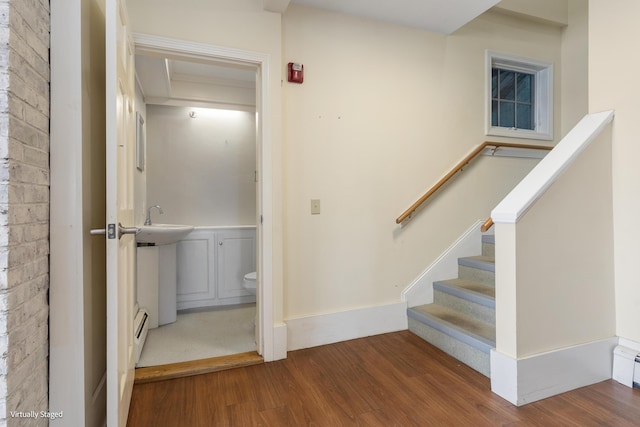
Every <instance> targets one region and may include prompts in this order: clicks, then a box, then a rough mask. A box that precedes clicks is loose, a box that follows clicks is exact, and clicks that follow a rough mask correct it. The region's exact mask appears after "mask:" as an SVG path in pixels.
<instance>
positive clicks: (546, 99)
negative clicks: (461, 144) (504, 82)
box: [485, 50, 553, 141]
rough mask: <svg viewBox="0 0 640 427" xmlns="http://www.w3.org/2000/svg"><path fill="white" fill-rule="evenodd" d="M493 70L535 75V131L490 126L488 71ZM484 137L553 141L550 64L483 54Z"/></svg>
mask: <svg viewBox="0 0 640 427" xmlns="http://www.w3.org/2000/svg"><path fill="white" fill-rule="evenodd" d="M495 66H498V67H501V68H507V69H510V70H514V71H521V72H527V73H531V74H534V75H535V92H536V94H535V100H534V112H535V118H534V120H535V123H536V127H535V130H529V129H510V128H504V127H498V126H492V125H491V108H492V107H491V69H492V68H493V67H495ZM485 69H486V75H485V101H486V104H485V105H486V107H485V133H486V134H487V135H490V136H503V137H511V138H526V139H539V140H546V141H551V140H553V64H552V63H550V62H545V61H540V60H537V59H531V58H526V57H523V56H517V55H512V54H509V53H500V52H495V51H492V50H487V51H486V52H485Z"/></svg>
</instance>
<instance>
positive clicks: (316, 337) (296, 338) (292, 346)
mask: <svg viewBox="0 0 640 427" xmlns="http://www.w3.org/2000/svg"><path fill="white" fill-rule="evenodd" d="M285 323H286V324H287V345H288V349H289V350H290V351H291V350H299V349H302V348H309V347H316V346H320V345H325V344H332V343H336V342H340V341H347V340H351V339H356V338H363V337H368V336H371V335H378V334H384V333H387V332H396V331H403V330H405V329H407V328H408V325H407V304H406V303H404V302H399V303H395V304H388V305H380V306H375V307H366V308H357V309H354V310H348V311H341V312H337V313H330V314H320V315H317V316H309V317H299V318H295V319H287V320H285Z"/></svg>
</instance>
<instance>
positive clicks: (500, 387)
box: [491, 337, 618, 406]
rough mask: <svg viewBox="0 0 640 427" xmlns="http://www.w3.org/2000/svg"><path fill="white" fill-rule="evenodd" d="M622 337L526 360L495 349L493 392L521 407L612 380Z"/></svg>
mask: <svg viewBox="0 0 640 427" xmlns="http://www.w3.org/2000/svg"><path fill="white" fill-rule="evenodd" d="M617 344H618V338H617V337H612V338H607V339H603V340H598V341H593V342H590V343H587V344H582V345H577V346H572V347H567V348H563V349H560V350H555V351H550V352H547V353H541V354H536V355H533V356H529V357H526V358H522V359H513V358H511V357H510V356H507V355H505V354H502V353H499V352H497V351H496V350H495V349H494V350H491V391H493V392H494V393H496V394H497V395H499V396H501V397H503V398H504V399H506V400H508V401H509V402H511V403H513V404H514V405H517V406H521V405H525V404H527V403H531V402H535V401H537V400H541V399H545V398H547V397H551V396H555V395H557V394H560V393H564V392H566V391H569V390H574V389H576V388H579V387H584V386H587V385H590V384H595V383H597V382H600V381H604V380H607V379H610V378H611V369H612V365H613V349H614V348H615V346H616V345H617Z"/></svg>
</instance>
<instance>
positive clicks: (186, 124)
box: [134, 55, 257, 367]
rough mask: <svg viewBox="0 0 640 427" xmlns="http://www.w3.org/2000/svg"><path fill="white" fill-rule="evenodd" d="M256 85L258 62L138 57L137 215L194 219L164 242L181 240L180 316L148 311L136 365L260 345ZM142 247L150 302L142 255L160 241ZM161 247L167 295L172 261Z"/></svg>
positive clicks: (164, 220)
mask: <svg viewBox="0 0 640 427" xmlns="http://www.w3.org/2000/svg"><path fill="white" fill-rule="evenodd" d="M255 87H256V72H255V70H252V69H247V68H242V67H230V66H229V65H228V64H202V63H195V62H186V61H182V60H175V59H169V58H161V57H153V56H140V55H139V56H136V103H135V105H136V113H137V124H136V125H137V158H136V167H135V180H134V181H135V194H136V200H135V215H136V224H138V225H142V224H143V223H145V222H148V220H150V222H151V223H152V224H156V225H157V224H186V225H190V226H193V230H191V231H190V232H188V234H186V235H185V236H184V237H182V238H181V239H180V240H179V241H178V242H177V243H176V244H175V245H167V246H159V248H160V249H159V250H160V254H162V253H163V252H162V251H163V250H165V249H167V247H168V246H174V247H175V249H172V250H173V252H171V255H170V257H171V262H174V263H175V273H173V272H172V273H171V274H169V276H172V277H175V285H174V286H175V288H174V289H175V290H174V291H171V292H170V293H173V295H172V297H173V298H175V300H174V301H173V302H172V304H173V305H172V306H173V307H175V309H169V312H171V311H173V312H174V313H175V312H176V310H177V316H176V315H175V314H174V315H173V318H172V317H171V315H169V317H167V315H166V314H163V313H164V312H165V311H166V310H167V309H166V308H165V309H163V308H162V307H163V304H162V303H160V304H159V307H160V308H158V310H148V312H150V313H152V314H150V316H151V318H152V321H151V322H150V326H149V328H150V329H149V331H148V334H147V336H146V340H145V339H143V343H142V344H141V345H140V347H141V350H139V351H141V353H140V356H139V361H138V363H137V366H138V367H146V366H156V365H164V364H170V363H178V362H185V361H191V360H198V359H207V358H211V357H217V356H224V355H229V354H235V353H243V352H247V351H255V350H256V344H255V313H256V304H255V302H256V295H255V271H256V245H257V242H256V217H257V213H256V212H257V208H256V181H257V170H256V107H255V98H256V97H255V93H256V88H255ZM139 246H140V247H138V249H137V252H138V279H139V280H138V289H137V293H136V298H137V301H138V303H139V306H140V307H141V308H147V306H149V307H152V306H155V304H156V302H155V301H157V300H158V296H157V295H156V300H153V299H151V300H149V299H148V298H147V297H146V295H148V292H146V291H145V290H144V289H141V286H142V287H144V286H147V285H145V279H146V278H145V277H143V278H142V280H141V278H140V274H143V275H144V273H141V272H144V271H147V270H145V267H144V266H142V267H141V266H140V262H144V260H145V259H146V258H145V256H147V255H145V253H146V252H145V251H148V250H153V249H154V248H153V247H146V245H144V244H140V245H139ZM162 256H163V255H160V263H159V264H160V273H158V276H160V281H161V286H160V290H159V291H157V292H159V293H160V295H161V296H160V300H161V301H162V292H163V291H162V289H164V288H163V286H162V280H163V278H166V276H167V274H166V273H162V268H163V266H166V265H167V264H171V262H169V263H167V262H166V260H165V259H163V258H162ZM174 260H175V261H174ZM167 289H169V288H167ZM170 305H171V304H170ZM163 310H164V311H163ZM158 311H159V314H155V313H158ZM154 317H155V318H154ZM174 319H175V321H174ZM156 325H159V326H158V327H157V328H156V327H155V326H156Z"/></svg>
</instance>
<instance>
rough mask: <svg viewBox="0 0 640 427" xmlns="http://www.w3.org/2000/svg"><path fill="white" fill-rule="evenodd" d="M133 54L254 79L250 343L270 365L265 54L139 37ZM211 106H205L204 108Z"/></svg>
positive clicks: (151, 37) (270, 243)
mask: <svg viewBox="0 0 640 427" xmlns="http://www.w3.org/2000/svg"><path fill="white" fill-rule="evenodd" d="M134 44H135V50H136V54H137V55H144V56H148V57H155V58H165V59H168V60H171V61H180V62H181V63H191V64H201V65H203V66H215V67H221V68H225V69H228V70H234V69H235V70H243V71H250V72H251V73H253V75H254V76H255V117H256V121H255V129H256V154H255V155H256V159H257V161H256V170H255V181H256V183H257V185H256V199H255V200H256V202H255V205H256V212H257V214H256V221H255V223H256V230H255V241H256V245H255V247H256V254H255V265H256V271H257V279H256V280H257V282H258V283H259V286H258V289H257V292H256V297H255V298H256V312H257V314H256V318H255V342H256V344H257V345H256V350H257V352H258V353H259V354H261V355H262V356H263V358H264V359H265V360H267V361H268V360H273V326H272V325H273V309H272V304H271V301H272V266H271V259H272V255H271V249H270V248H271V245H272V234H271V221H272V219H271V206H272V203H271V175H272V171H271V162H270V156H271V153H270V151H271V141H270V135H269V132H268V129H269V128H270V126H269V114H268V108H267V105H268V101H269V94H268V90H266V88H268V77H267V75H266V74H267V73H264V72H263V70H268V68H269V67H268V66H269V58H268V55H262V54H257V53H253V52H245V51H241V50H236V49H229V48H223V47H217V46H211V45H205V44H200V43H192V42H185V41H180V40H174V39H167V38H163V37H156V36H149V35H144V34H135V35H134ZM209 105H210V104H209Z"/></svg>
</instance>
